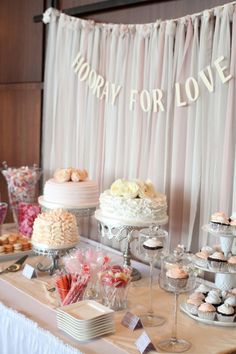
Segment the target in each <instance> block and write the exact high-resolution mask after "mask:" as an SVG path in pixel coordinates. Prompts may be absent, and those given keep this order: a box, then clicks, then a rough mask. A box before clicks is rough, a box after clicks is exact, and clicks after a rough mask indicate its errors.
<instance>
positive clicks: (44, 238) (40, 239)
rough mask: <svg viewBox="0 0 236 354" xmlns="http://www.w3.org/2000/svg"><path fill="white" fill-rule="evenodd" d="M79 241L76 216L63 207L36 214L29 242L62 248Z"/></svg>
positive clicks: (46, 246)
mask: <svg viewBox="0 0 236 354" xmlns="http://www.w3.org/2000/svg"><path fill="white" fill-rule="evenodd" d="M78 241H79V233H78V228H77V224H76V218H75V216H74V215H73V214H71V213H69V212H67V211H65V210H63V209H53V210H50V211H48V212H44V213H41V214H39V215H38V217H37V218H36V219H35V221H34V226H33V234H32V238H31V242H32V244H33V245H35V246H43V247H45V248H63V247H70V246H72V245H75V244H76V243H77V242H78Z"/></svg>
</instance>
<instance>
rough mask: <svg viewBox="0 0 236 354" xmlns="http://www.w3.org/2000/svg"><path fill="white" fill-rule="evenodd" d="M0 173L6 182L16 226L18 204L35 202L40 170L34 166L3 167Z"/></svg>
mask: <svg viewBox="0 0 236 354" xmlns="http://www.w3.org/2000/svg"><path fill="white" fill-rule="evenodd" d="M1 172H2V174H3V176H4V177H5V179H6V181H7V189H8V197H9V206H10V208H11V210H12V214H13V219H14V222H15V223H16V224H17V225H18V207H19V203H20V202H24V203H35V202H36V186H37V183H38V181H39V179H40V177H41V175H42V170H41V169H40V168H38V167H36V166H32V167H28V166H22V167H19V168H15V167H8V166H6V165H4V168H3V169H2V170H1Z"/></svg>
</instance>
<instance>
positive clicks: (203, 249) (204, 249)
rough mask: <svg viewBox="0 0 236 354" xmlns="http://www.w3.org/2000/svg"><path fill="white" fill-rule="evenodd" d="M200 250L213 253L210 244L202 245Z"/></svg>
mask: <svg viewBox="0 0 236 354" xmlns="http://www.w3.org/2000/svg"><path fill="white" fill-rule="evenodd" d="M201 252H207V253H208V254H209V255H210V254H212V253H214V249H213V248H212V247H210V246H203V247H202V248H201Z"/></svg>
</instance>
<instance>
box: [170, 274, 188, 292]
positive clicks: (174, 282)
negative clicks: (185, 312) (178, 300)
mask: <svg viewBox="0 0 236 354" xmlns="http://www.w3.org/2000/svg"><path fill="white" fill-rule="evenodd" d="M167 279H168V283H169V285H170V286H172V287H174V288H176V289H182V288H185V286H186V285H187V283H188V278H182V279H175V278H170V277H167Z"/></svg>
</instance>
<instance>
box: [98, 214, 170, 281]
mask: <svg viewBox="0 0 236 354" xmlns="http://www.w3.org/2000/svg"><path fill="white" fill-rule="evenodd" d="M95 218H96V219H97V221H98V227H99V233H100V236H101V237H102V238H107V239H108V240H112V239H115V240H116V241H118V242H121V241H122V240H125V241H126V244H125V249H124V252H123V258H124V263H123V266H131V250H130V243H131V241H132V240H133V232H134V231H139V230H141V229H143V228H145V227H151V226H161V225H165V224H166V223H167V222H168V217H166V218H165V219H162V220H157V221H156V223H154V222H150V221H149V222H148V221H146V222H145V221H142V220H140V221H138V220H137V221H128V220H127V221H124V219H119V218H115V217H108V216H105V215H103V213H102V212H101V210H99V209H98V210H96V212H95ZM139 279H141V274H140V272H139V271H138V270H137V269H135V268H133V267H132V281H135V280H139Z"/></svg>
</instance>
